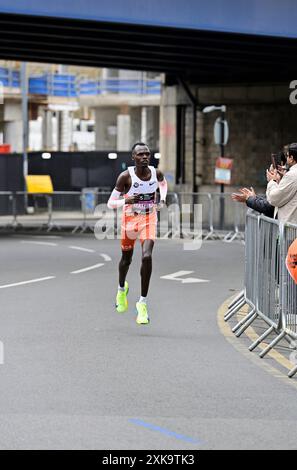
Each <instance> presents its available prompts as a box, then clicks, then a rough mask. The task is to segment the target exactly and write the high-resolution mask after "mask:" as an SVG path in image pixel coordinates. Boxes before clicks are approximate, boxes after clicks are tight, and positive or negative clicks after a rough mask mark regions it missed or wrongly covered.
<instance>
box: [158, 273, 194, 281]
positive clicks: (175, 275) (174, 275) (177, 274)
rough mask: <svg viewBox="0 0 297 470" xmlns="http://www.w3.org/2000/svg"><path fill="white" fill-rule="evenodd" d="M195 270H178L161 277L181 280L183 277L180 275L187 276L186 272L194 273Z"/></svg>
mask: <svg viewBox="0 0 297 470" xmlns="http://www.w3.org/2000/svg"><path fill="white" fill-rule="evenodd" d="M193 272H194V271H177V272H176V273H172V274H166V276H161V279H170V280H173V281H174V280H176V281H181V280H182V279H179V278H178V276H185V275H186V274H192V273H193Z"/></svg>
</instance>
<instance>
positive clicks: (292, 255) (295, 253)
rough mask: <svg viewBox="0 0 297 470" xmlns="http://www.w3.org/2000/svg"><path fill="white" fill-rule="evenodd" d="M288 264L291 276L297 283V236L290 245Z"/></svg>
mask: <svg viewBox="0 0 297 470" xmlns="http://www.w3.org/2000/svg"><path fill="white" fill-rule="evenodd" d="M286 266H287V270H288V271H289V273H290V276H291V278H292V279H293V280H294V282H295V284H297V238H296V239H295V240H294V241H293V243H292V244H291V245H290V246H289V249H288V254H287V257H286Z"/></svg>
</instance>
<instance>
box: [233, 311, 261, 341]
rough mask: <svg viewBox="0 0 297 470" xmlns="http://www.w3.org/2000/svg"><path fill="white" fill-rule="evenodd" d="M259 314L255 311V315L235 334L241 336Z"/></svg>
mask: <svg viewBox="0 0 297 470" xmlns="http://www.w3.org/2000/svg"><path fill="white" fill-rule="evenodd" d="M257 316H258V313H257V312H255V313H254V315H253V316H252V317H251V318H250V319H249V320H248V321H247V322H246V323H245V324H244V325H243V326H242V327H241V328H240V329H239V330H238V331H237V333H235V336H236V337H237V338H239V336H241V335H242V333H243V332H244V331H245V330H246V329H247V328H248V327H249V326H250V325H251V324H252V323H253V321H254V320H256V318H257Z"/></svg>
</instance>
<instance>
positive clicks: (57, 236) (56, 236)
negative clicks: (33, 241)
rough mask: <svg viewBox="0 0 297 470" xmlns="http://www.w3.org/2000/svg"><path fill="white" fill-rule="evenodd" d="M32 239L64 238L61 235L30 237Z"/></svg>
mask: <svg viewBox="0 0 297 470" xmlns="http://www.w3.org/2000/svg"><path fill="white" fill-rule="evenodd" d="M30 236H31V237H32V238H52V239H55V238H57V239H58V238H62V236H61V235H30Z"/></svg>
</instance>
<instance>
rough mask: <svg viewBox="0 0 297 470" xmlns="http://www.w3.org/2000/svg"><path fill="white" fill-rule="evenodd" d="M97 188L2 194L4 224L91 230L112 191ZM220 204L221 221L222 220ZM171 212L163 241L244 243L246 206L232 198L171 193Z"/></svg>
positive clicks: (162, 220)
mask: <svg viewBox="0 0 297 470" xmlns="http://www.w3.org/2000/svg"><path fill="white" fill-rule="evenodd" d="M97 189H98V188H84V189H83V190H82V191H54V192H53V193H52V194H29V193H27V192H24V191H17V192H2V193H0V224H1V225H2V226H3V225H4V226H7V227H13V228H15V229H17V228H19V227H24V228H26V227H35V228H39V229H43V228H45V229H46V230H48V231H50V230H52V229H54V228H56V229H58V230H59V229H62V228H67V227H68V228H69V227H72V229H73V232H77V231H82V232H83V231H86V230H93V229H94V226H95V224H96V220H98V216H99V218H100V217H101V215H102V214H101V213H100V210H99V212H98V210H96V212H95V208H96V207H97V206H98V204H99V205H100V204H106V203H107V200H108V198H109V196H110V192H100V191H97ZM4 200H5V202H4ZM222 201H223V202H224V204H223V208H224V213H223V216H224V220H223V221H222V220H220V218H221V216H222V213H221V209H222ZM197 207H199V210H197ZM27 208H28V209H27ZM167 210H168V213H167V214H166V210H165V209H164V211H163V213H162V214H161V216H159V236H160V237H161V238H169V237H170V238H176V237H183V238H197V237H200V238H201V236H202V238H204V240H207V239H215V238H218V239H223V240H224V241H226V242H231V241H233V240H235V239H236V238H238V239H242V238H243V226H244V222H243V214H245V212H246V206H245V204H239V203H236V202H233V201H232V199H231V196H230V194H228V193H226V194H221V193H199V192H198V193H179V194H178V193H175V192H171V193H168V195H167ZM200 210H201V212H200ZM1 215H2V217H1ZM198 216H199V217H198ZM198 218H199V223H197V219H198ZM165 219H166V220H165ZM201 221H202V234H201ZM220 224H221V226H220Z"/></svg>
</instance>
